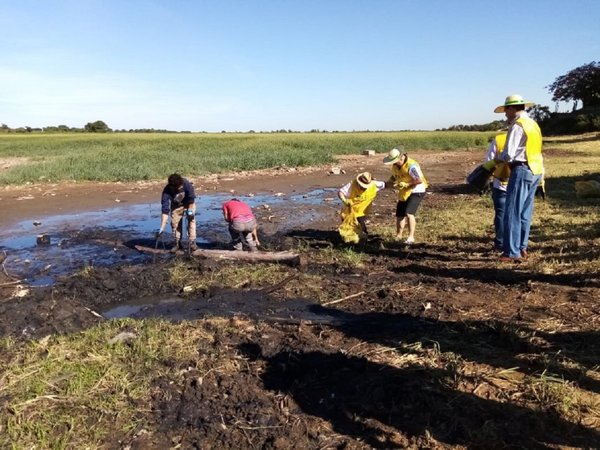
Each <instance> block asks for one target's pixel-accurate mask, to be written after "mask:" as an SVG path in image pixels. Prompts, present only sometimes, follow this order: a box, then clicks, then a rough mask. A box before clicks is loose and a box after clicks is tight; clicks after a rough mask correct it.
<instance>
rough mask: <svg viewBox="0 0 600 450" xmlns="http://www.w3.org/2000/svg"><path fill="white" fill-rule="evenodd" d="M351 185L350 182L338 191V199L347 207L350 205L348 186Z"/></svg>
mask: <svg viewBox="0 0 600 450" xmlns="http://www.w3.org/2000/svg"><path fill="white" fill-rule="evenodd" d="M351 183H352V182H350V183H348V184H345V185H344V186H342V187H341V188H340V190H339V191H338V197H339V199H340V200H341V201H342V203H343V204H344V205H348V204H349V203H350V201H349V200H348V194H349V193H350V184H351Z"/></svg>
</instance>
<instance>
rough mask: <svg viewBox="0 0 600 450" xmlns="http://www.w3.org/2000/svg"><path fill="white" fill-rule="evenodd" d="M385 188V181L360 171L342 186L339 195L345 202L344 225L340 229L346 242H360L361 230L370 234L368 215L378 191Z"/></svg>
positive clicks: (343, 210)
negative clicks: (377, 179)
mask: <svg viewBox="0 0 600 450" xmlns="http://www.w3.org/2000/svg"><path fill="white" fill-rule="evenodd" d="M384 188H385V183H384V182H383V181H376V180H375V179H373V176H372V175H371V173H370V172H362V173H359V174H358V175H357V176H356V178H355V179H353V180H352V181H350V182H349V183H347V184H346V185H344V186H342V187H341V188H340V190H339V192H338V197H339V198H340V200H341V201H342V203H343V204H344V207H343V208H342V211H341V216H342V225H340V227H339V229H338V231H339V233H340V236H342V239H344V241H345V242H347V243H350V242H353V243H358V242H359V241H360V236H359V231H362V233H364V234H365V235H366V236H368V234H369V233H368V231H367V222H366V221H367V215H368V214H369V211H370V209H371V204H372V203H373V200H375V197H376V196H377V192H378V191H380V190H382V189H384Z"/></svg>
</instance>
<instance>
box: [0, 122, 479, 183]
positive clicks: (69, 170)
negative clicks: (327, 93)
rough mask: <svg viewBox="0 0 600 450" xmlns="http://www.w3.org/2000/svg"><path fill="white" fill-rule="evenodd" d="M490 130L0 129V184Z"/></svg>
mask: <svg viewBox="0 0 600 450" xmlns="http://www.w3.org/2000/svg"><path fill="white" fill-rule="evenodd" d="M489 136H490V133H479V132H396V133H289V134H81V133H77V134H34V135H27V136H23V135H10V134H0V161H1V160H2V159H3V158H5V159H8V158H19V160H20V161H21V164H19V165H16V166H13V167H11V168H8V169H5V170H3V171H1V172H0V184H4V185H6V184H23V183H27V182H56V181H65V180H67V181H138V180H157V179H163V178H164V177H165V174H169V173H173V172H181V173H183V174H186V175H188V176H192V175H205V174H208V173H218V172H225V171H236V170H254V169H264V168H270V167H277V166H283V165H287V166H309V165H316V164H322V163H328V162H331V161H333V157H334V155H340V154H356V153H360V152H361V151H362V150H364V149H367V148H368V149H372V150H376V151H378V152H386V151H388V150H390V149H391V148H392V147H394V146H396V145H399V144H402V145H404V147H405V149H406V150H408V151H415V150H416V151H418V150H453V149H468V148H484V147H485V145H486V142H487V139H488V137H489Z"/></svg>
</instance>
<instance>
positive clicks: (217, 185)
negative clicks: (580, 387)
mask: <svg viewBox="0 0 600 450" xmlns="http://www.w3.org/2000/svg"><path fill="white" fill-rule="evenodd" d="M383 156H384V155H375V156H370V157H367V156H348V157H342V158H340V160H339V163H336V164H334V165H333V166H335V167H339V168H340V169H342V170H343V171H345V172H346V173H345V174H339V175H334V174H332V173H331V168H332V165H327V166H320V167H310V168H279V169H272V170H262V171H253V172H247V173H227V174H221V175H218V176H216V175H215V176H208V177H190V179H191V180H192V181H193V182H194V184H195V186H196V189H197V191H198V194H199V195H209V194H211V193H217V192H220V193H232V194H235V195H240V196H243V195H248V194H257V193H267V194H268V193H272V194H275V193H279V192H282V193H285V194H290V193H295V192H298V193H304V192H308V191H310V190H312V189H316V188H338V187H341V186H343V185H344V184H346V183H347V182H348V181H350V180H351V179H352V177H353V176H355V175H356V174H357V173H358V172H360V171H364V170H368V171H371V172H372V173H373V175H374V176H375V177H376V178H378V179H380V180H383V179H387V178H388V177H389V167H386V166H384V165H383V164H382V162H381V160H382V158H383ZM480 158H481V155H480V154H479V153H476V152H443V153H439V152H437V153H434V152H422V153H419V160H420V162H422V164H423V166H424V167H427V175H428V176H429V177H430V179H431V180H434V182H436V183H447V182H448V181H449V180H454V181H462V180H463V179H464V176H465V173H464V167H465V165H467V166H468V165H469V163H474V162H475V161H478V160H479V159H480ZM457 168H460V169H458V173H457ZM0 170H1V169H0ZM185 175H186V174H184V176H185ZM163 187H164V182H163V181H156V182H145V181H142V182H132V183H122V182H119V183H91V182H90V183H68V182H63V183H58V184H54V183H52V184H48V183H45V184H32V185H27V186H17V187H15V186H5V187H3V188H0V208H2V210H3V211H10V214H3V215H2V216H1V217H0V226H10V225H11V224H13V223H16V222H18V221H21V220H27V219H30V218H31V219H33V218H35V217H36V216H45V215H50V214H72V213H75V212H84V211H97V210H101V209H104V208H108V207H113V206H117V205H121V204H137V203H154V202H156V203H159V202H160V194H161V191H162V188H163Z"/></svg>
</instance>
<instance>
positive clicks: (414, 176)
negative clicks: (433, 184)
mask: <svg viewBox="0 0 600 450" xmlns="http://www.w3.org/2000/svg"><path fill="white" fill-rule="evenodd" d="M408 174H409V175H410V178H411V181H410V183H409V186H410V187H415V186H416V185H417V184H421V183H423V180H421V174H420V173H419V170H418V169H417V166H415V165H412V166H411V167H410V169H408Z"/></svg>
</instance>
